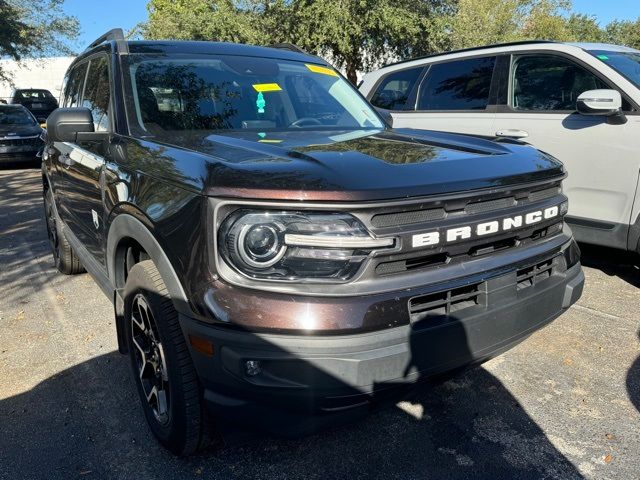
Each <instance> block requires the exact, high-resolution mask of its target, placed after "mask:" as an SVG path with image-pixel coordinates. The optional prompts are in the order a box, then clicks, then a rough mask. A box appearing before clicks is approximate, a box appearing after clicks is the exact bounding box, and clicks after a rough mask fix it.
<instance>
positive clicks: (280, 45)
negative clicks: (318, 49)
mask: <svg viewBox="0 0 640 480" xmlns="http://www.w3.org/2000/svg"><path fill="white" fill-rule="evenodd" d="M269 48H278V49H280V50H289V51H290V52H297V53H304V54H305V55H311V54H310V53H309V52H305V51H304V50H303V49H302V48H300V47H299V46H297V45H294V44H293V43H274V44H273V45H269Z"/></svg>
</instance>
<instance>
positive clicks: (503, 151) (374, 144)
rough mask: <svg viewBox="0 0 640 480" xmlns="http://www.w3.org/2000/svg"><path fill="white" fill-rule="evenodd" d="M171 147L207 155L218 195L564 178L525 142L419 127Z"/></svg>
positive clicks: (209, 188) (437, 187)
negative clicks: (497, 140) (416, 128)
mask: <svg viewBox="0 0 640 480" xmlns="http://www.w3.org/2000/svg"><path fill="white" fill-rule="evenodd" d="M145 143H146V142H145ZM171 143H172V144H173V145H177V146H178V147H181V148H180V150H182V149H188V150H190V151H191V152H192V153H193V154H196V155H198V156H202V159H203V160H204V171H203V172H202V177H201V179H202V185H200V186H201V187H202V189H203V192H204V193H205V194H207V195H212V196H234V197H245V198H270V199H299V200H300V199H308V200H312V199H315V200H375V199H388V198H402V197H409V196H421V195H431V194H442V193H452V192H460V191H467V190H475V189H482V188H492V187H493V188H495V187H504V186H508V185H517V184H522V183H529V182H536V181H544V180H546V179H551V178H555V179H557V178H558V177H561V176H562V175H564V169H563V167H562V164H561V163H560V162H559V161H557V160H556V159H554V158H553V157H551V156H549V155H547V154H545V153H542V152H540V151H538V150H536V149H534V148H533V147H531V146H528V145H526V144H521V143H517V142H501V143H498V142H495V141H490V140H485V139H483V138H479V137H472V136H466V135H455V134H449V133H441V132H426V131H418V130H385V131H382V130H359V131H308V130H306V129H301V130H299V131H291V130H289V131H286V132H269V133H259V132H255V131H240V132H238V131H232V132H225V133H224V134H214V135H203V134H199V135H198V134H194V133H191V134H184V135H180V136H178V137H172V138H171ZM156 145H157V144H156ZM163 150H164V152H163V153H164V155H167V153H169V152H167V151H166V150H165V149H164V148H163ZM191 152H190V153H191ZM185 153H186V152H184V151H183V152H180V153H178V152H175V156H174V155H171V156H172V157H174V158H176V160H178V159H179V158H180V157H182V158H184V155H185ZM185 160H186V159H185ZM193 160H194V158H191V161H193ZM179 163H181V162H179ZM192 166H193V164H192ZM189 170H190V171H191V172H192V173H193V168H190V169H189ZM183 178H184V176H183ZM191 178H193V177H191ZM198 183H199V182H198Z"/></svg>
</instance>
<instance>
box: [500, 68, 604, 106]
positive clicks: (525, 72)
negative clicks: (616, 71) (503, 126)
mask: <svg viewBox="0 0 640 480" xmlns="http://www.w3.org/2000/svg"><path fill="white" fill-rule="evenodd" d="M600 88H609V87H608V86H607V85H606V84H605V83H604V82H603V81H602V80H600V79H599V78H598V77H596V76H595V75H594V74H592V73H591V72H589V71H588V70H586V69H584V68H582V67H580V66H579V65H576V64H575V63H574V62H572V61H570V60H567V59H565V58H562V57H558V56H554V55H526V56H520V57H516V58H515V60H514V62H513V67H512V82H511V106H512V107H513V108H514V109H516V110H525V111H526V110H529V111H562V110H565V111H573V110H575V109H576V100H577V98H578V96H579V95H580V94H581V93H583V92H586V91H587V90H596V89H600Z"/></svg>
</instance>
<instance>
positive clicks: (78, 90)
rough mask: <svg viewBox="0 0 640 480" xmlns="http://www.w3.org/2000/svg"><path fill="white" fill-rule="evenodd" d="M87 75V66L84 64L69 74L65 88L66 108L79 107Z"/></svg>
mask: <svg viewBox="0 0 640 480" xmlns="http://www.w3.org/2000/svg"><path fill="white" fill-rule="evenodd" d="M86 73H87V64H86V63H83V64H82V65H78V66H77V67H74V69H73V70H71V71H70V72H69V74H68V77H67V80H66V83H65V88H64V103H63V105H64V106H65V107H69V108H71V107H77V106H78V103H79V102H80V95H82V85H83V83H84V76H85V74H86Z"/></svg>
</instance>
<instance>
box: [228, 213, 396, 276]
mask: <svg viewBox="0 0 640 480" xmlns="http://www.w3.org/2000/svg"><path fill="white" fill-rule="evenodd" d="M394 245H395V239H393V238H374V237H372V236H371V235H370V234H369V232H368V231H367V230H366V229H365V227H364V226H363V225H362V224H361V223H360V221H359V220H358V219H356V218H355V217H353V216H351V215H347V214H342V213H321V212H281V211H273V212H265V211H253V210H240V211H238V212H235V213H234V214H232V215H231V216H230V217H229V218H227V219H226V220H225V221H224V222H223V224H222V225H221V227H220V230H219V231H218V246H219V249H220V253H221V255H222V257H223V259H224V260H225V262H226V263H227V264H229V265H230V266H231V267H233V268H234V269H235V270H237V271H238V272H240V273H242V274H244V275H248V276H250V277H253V278H256V279H265V280H280V281H291V282H295V281H300V280H304V279H313V280H319V281H322V280H325V281H326V280H330V281H345V280H348V279H349V278H351V277H353V276H354V275H355V273H356V272H357V271H358V270H359V268H360V266H361V265H362V262H363V261H364V260H365V259H366V258H367V256H369V255H370V254H371V253H372V252H374V251H375V250H379V249H384V248H392V247H393V246H394Z"/></svg>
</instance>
